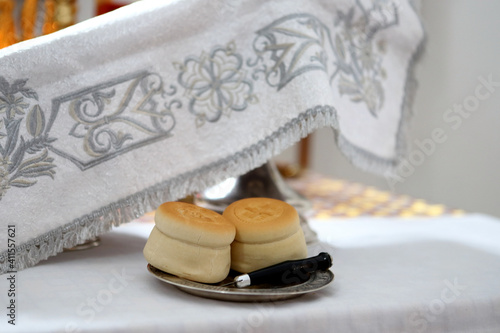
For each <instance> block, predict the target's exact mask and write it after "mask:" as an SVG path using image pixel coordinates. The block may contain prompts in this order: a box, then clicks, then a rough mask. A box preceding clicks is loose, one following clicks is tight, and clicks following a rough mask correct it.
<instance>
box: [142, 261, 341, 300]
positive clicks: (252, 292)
mask: <svg viewBox="0 0 500 333" xmlns="http://www.w3.org/2000/svg"><path fill="white" fill-rule="evenodd" d="M147 269H148V271H149V273H150V274H152V275H153V276H154V277H156V278H157V279H159V280H160V281H162V282H165V283H167V284H169V285H172V286H174V287H176V288H178V289H180V290H182V291H183V292H186V293H189V294H192V295H195V296H200V297H205V298H212V299H219V300H229V301H262V300H267V301H271V300H275V299H276V300H277V299H279V300H283V299H288V298H294V297H298V296H301V295H304V294H308V293H312V292H315V291H318V290H321V289H323V288H325V287H327V286H328V285H329V284H330V283H332V282H333V280H334V278H335V275H334V274H333V272H332V271H331V270H326V271H317V272H313V273H312V275H311V278H312V279H313V280H312V281H311V278H310V279H309V280H307V281H306V282H304V283H301V284H298V285H293V286H285V287H282V288H248V289H247V288H235V287H232V288H231V287H222V286H218V285H216V284H213V285H212V284H205V283H201V282H196V281H191V280H187V279H184V278H181V277H178V276H176V275H173V274H170V273H167V272H164V271H162V270H161V269H159V268H156V267H155V266H153V265H151V264H149V263H148V265H147ZM157 272H160V273H157ZM165 277H167V278H165ZM169 277H172V278H171V279H170V278H169ZM318 277H319V278H322V279H324V280H323V281H321V282H320V283H317V284H314V282H315V281H316V280H318ZM175 280H179V281H181V282H177V281H175ZM311 285H312V287H311ZM308 286H309V288H307V287H308ZM300 287H302V288H304V287H306V288H305V289H300Z"/></svg>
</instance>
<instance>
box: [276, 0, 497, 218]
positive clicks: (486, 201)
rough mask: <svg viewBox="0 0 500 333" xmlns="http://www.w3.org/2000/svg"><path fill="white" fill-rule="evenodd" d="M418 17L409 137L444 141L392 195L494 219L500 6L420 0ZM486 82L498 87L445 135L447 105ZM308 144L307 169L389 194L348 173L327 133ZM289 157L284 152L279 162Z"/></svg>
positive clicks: (369, 178) (375, 180) (485, 0)
mask: <svg viewBox="0 0 500 333" xmlns="http://www.w3.org/2000/svg"><path fill="white" fill-rule="evenodd" d="M421 12H422V17H423V20H424V24H425V26H426V30H427V34H428V43H427V47H426V52H425V55H424V57H423V59H422V61H421V62H420V64H419V66H418V68H417V71H416V74H417V79H418V81H419V89H418V91H417V96H416V101H415V104H414V112H415V115H414V118H413V121H412V129H411V137H412V138H413V140H420V141H422V140H424V139H426V138H431V133H432V131H433V130H434V129H435V128H442V129H443V130H444V131H445V133H446V137H447V139H446V141H445V142H443V143H440V144H437V145H436V150H435V152H434V153H432V154H430V156H428V157H427V156H426V158H425V161H424V162H423V163H422V164H421V165H420V166H417V167H416V168H415V172H414V173H413V174H412V175H411V176H409V177H408V178H406V180H405V181H404V183H399V184H397V185H396V187H395V192H396V193H404V194H409V195H411V196H413V197H418V198H423V199H427V200H428V201H431V202H433V203H443V204H446V205H448V206H450V207H454V208H462V209H465V210H466V211H469V212H482V213H488V214H492V215H495V216H499V217H500V176H499V172H500V149H499V148H500V20H499V19H498V13H500V1H495V0H482V1H473V0H440V1H432V0H424V1H422V3H421ZM489 75H492V78H493V81H495V82H498V85H499V86H498V87H495V91H494V92H493V93H491V95H490V97H488V98H487V99H485V100H483V101H479V102H480V103H479V105H478V106H477V109H476V110H475V111H474V112H471V114H470V116H469V117H468V118H463V117H461V119H462V120H463V121H462V123H461V124H460V126H459V127H458V128H456V129H454V128H452V127H451V126H450V125H452V124H454V123H450V122H446V121H445V120H443V116H444V114H445V113H446V112H449V111H447V110H448V109H450V108H453V107H454V104H463V103H464V102H468V103H470V102H471V96H474V94H475V89H476V87H477V86H478V84H480V82H479V81H478V78H479V77H483V78H487V77H488V76H489ZM480 92H484V90H481V91H480ZM457 124H458V123H457ZM312 141H313V151H312V156H311V158H312V166H311V167H312V169H313V170H317V171H319V172H322V173H324V174H327V175H330V176H333V177H337V178H342V179H348V180H353V181H357V182H362V183H365V184H370V185H375V186H377V187H379V188H381V189H389V188H390V187H389V186H388V184H387V182H386V180H385V179H383V178H380V177H376V176H373V175H371V174H367V173H364V172H362V171H359V170H356V169H354V167H352V166H351V165H350V164H349V163H348V162H347V161H346V159H345V158H344V157H343V156H342V155H341V154H340V153H339V152H338V150H337V149H336V148H334V147H333V144H332V142H333V134H332V133H331V131H330V130H328V129H323V130H320V131H318V132H316V133H314V134H313V135H312ZM415 148H417V147H415V146H414V147H413V148H412V149H415ZM293 154H294V153H293V152H292V150H289V151H287V152H285V153H284V154H283V155H282V156H281V157H280V159H290V156H292V155H293Z"/></svg>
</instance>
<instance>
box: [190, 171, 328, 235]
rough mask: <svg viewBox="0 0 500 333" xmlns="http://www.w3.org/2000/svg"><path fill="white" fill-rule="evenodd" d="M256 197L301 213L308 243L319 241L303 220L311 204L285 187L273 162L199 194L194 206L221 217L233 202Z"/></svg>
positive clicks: (195, 198)
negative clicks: (275, 202) (290, 207)
mask: <svg viewBox="0 0 500 333" xmlns="http://www.w3.org/2000/svg"><path fill="white" fill-rule="evenodd" d="M253 197H266V198H273V199H278V200H283V201H285V202H287V203H289V204H290V205H292V206H293V207H295V209H296V210H297V212H298V213H299V217H300V225H301V227H302V230H303V231H304V236H305V238H306V243H307V244H312V243H315V242H317V241H318V238H317V235H316V233H315V232H314V231H313V230H312V229H311V228H310V227H309V224H308V223H307V220H306V219H305V218H304V216H303V214H304V213H305V212H307V211H308V210H309V209H311V207H312V205H311V203H310V202H309V200H307V199H306V198H305V197H303V196H302V195H300V194H299V193H297V192H295V191H294V190H293V189H292V188H290V187H289V186H288V184H286V183H285V181H284V180H283V178H282V177H281V175H280V173H279V171H278V169H277V168H276V165H275V164H274V163H273V162H268V163H266V164H264V165H263V166H261V167H258V168H256V169H254V170H252V171H250V172H248V173H246V174H244V175H242V176H240V177H233V178H228V179H226V180H224V181H223V182H221V183H219V184H217V185H215V186H213V187H210V188H208V189H206V190H205V191H203V192H200V193H197V194H196V195H195V196H194V203H195V204H196V205H198V206H200V207H204V208H208V209H211V210H214V211H216V212H219V213H222V212H223V211H224V209H225V208H226V207H227V206H228V205H229V204H231V203H232V202H234V201H237V200H240V199H244V198H253Z"/></svg>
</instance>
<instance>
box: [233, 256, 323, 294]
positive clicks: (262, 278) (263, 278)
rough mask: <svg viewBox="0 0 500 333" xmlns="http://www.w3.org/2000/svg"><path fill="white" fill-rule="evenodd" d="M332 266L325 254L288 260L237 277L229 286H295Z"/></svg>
mask: <svg viewBox="0 0 500 333" xmlns="http://www.w3.org/2000/svg"><path fill="white" fill-rule="evenodd" d="M331 266H332V258H331V257H330V255H329V254H328V253H326V252H321V253H320V254H318V255H317V256H315V257H310V258H306V259H299V260H288V261H284V262H282V263H279V264H276V265H273V266H269V267H265V268H262V269H259V270H256V271H253V272H250V273H247V274H242V275H238V276H236V277H235V278H234V281H233V282H231V283H228V284H225V285H224V286H226V285H229V284H235V285H236V287H238V288H244V287H248V286H250V285H256V284H263V283H271V284H296V283H301V282H304V281H307V280H308V279H309V277H310V275H311V273H313V272H315V271H318V270H323V271H325V270H327V269H328V268H330V267H331Z"/></svg>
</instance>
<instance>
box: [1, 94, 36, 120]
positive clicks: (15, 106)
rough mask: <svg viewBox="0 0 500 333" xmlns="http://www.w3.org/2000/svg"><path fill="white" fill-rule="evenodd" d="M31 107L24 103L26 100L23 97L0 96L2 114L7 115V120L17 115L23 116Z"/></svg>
mask: <svg viewBox="0 0 500 333" xmlns="http://www.w3.org/2000/svg"><path fill="white" fill-rule="evenodd" d="M29 106H30V105H29V104H28V103H24V98H23V97H22V96H20V97H15V96H14V95H12V94H7V95H6V96H4V97H2V96H0V113H6V114H7V118H14V116H15V115H23V114H25V111H24V110H26V109H27V108H28V107H29Z"/></svg>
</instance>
